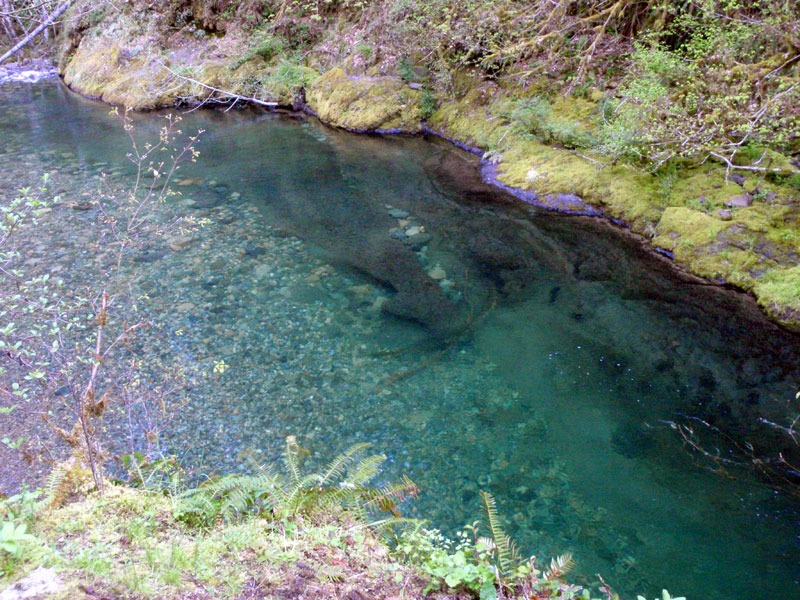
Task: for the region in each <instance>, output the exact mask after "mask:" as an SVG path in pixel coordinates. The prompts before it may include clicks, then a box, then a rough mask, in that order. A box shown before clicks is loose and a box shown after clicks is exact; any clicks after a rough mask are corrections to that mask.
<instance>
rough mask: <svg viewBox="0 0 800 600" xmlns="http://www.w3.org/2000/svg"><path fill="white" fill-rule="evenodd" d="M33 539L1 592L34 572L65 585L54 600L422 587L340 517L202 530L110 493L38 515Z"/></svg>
mask: <svg viewBox="0 0 800 600" xmlns="http://www.w3.org/2000/svg"><path fill="white" fill-rule="evenodd" d="M33 533H34V534H35V535H36V538H37V539H36V541H35V542H28V543H27V545H26V547H25V552H24V554H23V556H24V558H23V560H21V561H19V562H17V563H16V564H15V565H14V568H13V570H12V571H11V572H10V573H8V574H6V575H4V576H3V577H0V589H2V588H3V587H4V586H5V585H6V584H8V583H10V582H12V581H14V580H16V579H19V578H20V577H22V576H24V575H25V574H27V573H29V572H30V571H32V570H33V569H35V568H36V567H38V566H48V567H53V568H55V569H56V570H57V571H58V572H59V575H60V578H61V580H62V581H64V582H66V585H65V587H64V588H63V589H62V590H61V592H60V593H59V594H57V595H55V596H53V597H52V598H53V599H54V600H62V599H63V600H66V599H72V598H77V597H84V596H85V592H84V591H82V588H83V589H90V590H93V593H94V594H96V595H101V596H102V595H106V596H110V597H124V598H136V599H140V598H141V599H149V598H153V599H155V598H158V599H172V598H175V599H177V598H185V597H191V598H219V599H226V598H231V599H233V598H248V597H263V596H270V595H274V596H277V597H296V596H300V595H302V594H303V593H308V590H319V592H320V593H322V594H323V595H324V596H325V597H346V596H347V594H348V593H350V592H351V591H352V590H360V591H361V592H364V591H365V590H375V591H376V592H378V591H379V592H380V593H381V594H383V595H387V596H391V595H395V596H397V597H404V596H403V594H404V591H403V589H404V586H405V587H408V588H409V589H417V588H418V587H419V586H420V585H421V580H419V578H418V576H417V575H416V573H415V571H414V570H413V569H412V568H411V567H407V566H404V565H399V564H397V563H396V561H394V560H392V559H391V558H390V557H389V551H388V548H387V547H386V546H385V545H384V544H383V542H381V541H380V540H379V539H378V538H377V537H376V536H375V534H374V533H372V532H371V530H369V529H367V528H366V526H365V525H364V524H363V523H360V522H358V521H356V520H354V519H352V518H350V517H348V516H347V515H346V514H344V513H341V512H339V513H338V514H328V515H324V516H320V517H316V518H314V519H309V518H305V519H304V518H300V517H297V518H295V519H292V520H288V521H285V522H275V521H270V520H267V519H264V518H258V517H255V516H254V517H251V518H246V519H244V520H242V521H234V522H219V523H217V524H216V525H215V526H213V527H210V528H206V529H197V528H191V527H188V526H187V525H185V524H184V523H182V522H181V521H178V520H177V519H176V518H175V517H174V516H173V505H172V499H171V498H170V497H169V496H166V495H164V494H163V493H160V492H152V491H147V490H138V489H131V488H127V487H124V486H117V485H110V486H109V487H108V490H107V491H106V494H105V495H104V496H102V497H101V496H99V495H97V494H89V495H87V496H86V497H85V498H83V499H81V500H79V501H76V502H73V503H71V504H68V505H67V506H64V507H62V508H56V509H44V510H42V511H41V512H40V513H39V514H38V517H37V519H36V521H35V526H34V528H33ZM387 574H391V576H388V575H387ZM406 597H408V596H406Z"/></svg>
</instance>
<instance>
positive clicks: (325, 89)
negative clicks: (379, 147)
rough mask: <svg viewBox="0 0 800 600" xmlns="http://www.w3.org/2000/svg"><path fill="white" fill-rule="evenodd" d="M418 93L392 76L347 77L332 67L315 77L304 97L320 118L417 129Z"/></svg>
mask: <svg viewBox="0 0 800 600" xmlns="http://www.w3.org/2000/svg"><path fill="white" fill-rule="evenodd" d="M420 99H421V93H420V92H419V91H418V90H414V89H411V88H410V87H408V86H406V85H405V84H404V83H403V82H402V81H400V80H399V79H396V78H391V77H350V76H348V75H347V74H346V73H345V72H344V71H343V70H342V69H340V68H334V69H331V70H330V71H328V72H327V73H325V74H324V75H322V76H321V77H319V78H318V79H316V80H315V81H314V82H313V83H311V85H310V86H309V87H308V89H307V91H306V101H307V102H308V105H309V107H310V108H311V110H313V111H314V112H315V113H316V114H317V115H318V116H319V118H320V119H322V120H323V121H325V122H326V123H329V124H331V125H334V126H336V127H343V128H346V129H351V130H355V131H373V130H376V129H396V130H402V131H409V132H414V131H419V130H420V129H421V126H422V125H421V123H422V111H421V108H420Z"/></svg>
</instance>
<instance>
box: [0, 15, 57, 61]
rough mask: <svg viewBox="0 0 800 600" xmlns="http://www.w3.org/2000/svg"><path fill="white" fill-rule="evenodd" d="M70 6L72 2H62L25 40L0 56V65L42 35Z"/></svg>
mask: <svg viewBox="0 0 800 600" xmlns="http://www.w3.org/2000/svg"><path fill="white" fill-rule="evenodd" d="M71 4H72V0H67V2H64V3H63V4H61V5H60V6H59V7H58V8H56V9H55V10H54V11H53V12H51V13H50V14H49V15H48V17H47V18H46V19H45V20H44V21H42V23H41V24H40V25H39V26H38V27H37V28H36V29H34V30H33V31H31V32H30V33H29V34H28V35H26V36H25V38H24V39H23V40H21V41H20V42H19V43H18V44H17V45H16V46H14V47H13V48H11V50H9V51H8V52H6V53H5V54H3V56H0V64H2V63H4V62H5V61H6V60H8V59H9V58H11V57H12V56H14V55H15V54H16V53H17V52H19V51H20V50H22V49H23V48H24V47H25V46H27V45H28V44H29V43H30V42H31V40H33V38H35V37H36V36H37V35H39V34H40V33H42V32H43V31H44V30H45V29H47V28H48V27H50V25H52V24H53V21H55V20H56V19H57V18H58V17H60V16H61V15H62V14H64V11H66V10H67V9H68V8H69V7H70V5H71Z"/></svg>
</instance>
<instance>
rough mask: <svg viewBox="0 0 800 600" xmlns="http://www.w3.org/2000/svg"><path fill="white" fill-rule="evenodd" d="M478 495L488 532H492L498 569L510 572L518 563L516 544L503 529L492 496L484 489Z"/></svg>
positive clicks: (502, 571)
mask: <svg viewBox="0 0 800 600" xmlns="http://www.w3.org/2000/svg"><path fill="white" fill-rule="evenodd" d="M480 496H481V502H482V504H483V513H484V516H485V517H486V525H487V526H488V527H489V532H490V533H491V534H492V541H493V542H494V551H495V554H496V556H497V567H498V570H499V572H500V573H501V574H504V573H511V572H512V571H513V570H514V569H515V568H516V567H517V566H518V565H519V563H520V555H519V550H518V549H517V545H516V544H515V543H514V542H513V541H512V540H511V538H509V537H508V535H506V533H505V531H503V526H502V525H501V523H500V515H499V514H498V512H497V502H495V499H494V496H492V495H491V494H490V493H489V492H484V491H481V492H480Z"/></svg>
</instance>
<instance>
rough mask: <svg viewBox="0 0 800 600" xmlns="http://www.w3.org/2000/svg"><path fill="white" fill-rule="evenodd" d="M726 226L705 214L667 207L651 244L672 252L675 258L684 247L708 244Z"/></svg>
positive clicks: (682, 208) (726, 225)
mask: <svg viewBox="0 0 800 600" xmlns="http://www.w3.org/2000/svg"><path fill="white" fill-rule="evenodd" d="M727 228H728V224H727V223H725V222H724V221H721V220H719V219H715V218H714V217H711V216H709V215H707V214H705V213H702V212H699V211H696V210H692V209H690V208H685V207H669V208H667V209H665V210H664V213H663V215H662V216H661V220H660V221H659V222H658V236H657V237H656V238H655V239H654V240H653V244H655V245H656V246H659V247H661V248H665V249H666V250H671V251H674V252H675V254H676V257H677V255H678V253H680V252H681V251H682V250H683V249H685V248H686V247H696V246H702V245H706V244H710V243H712V242H715V241H716V240H717V235H718V234H719V233H720V232H721V231H723V230H724V229H727Z"/></svg>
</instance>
